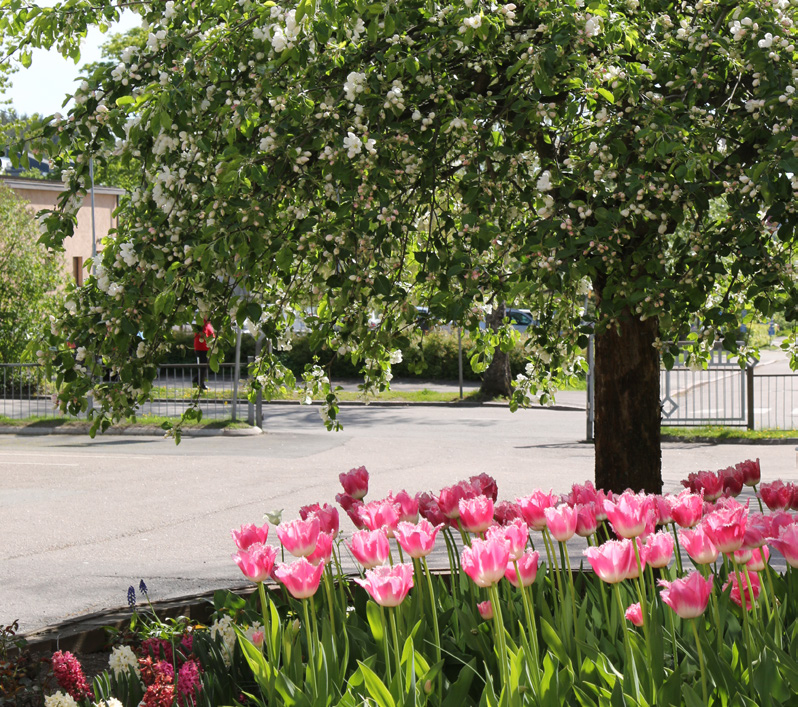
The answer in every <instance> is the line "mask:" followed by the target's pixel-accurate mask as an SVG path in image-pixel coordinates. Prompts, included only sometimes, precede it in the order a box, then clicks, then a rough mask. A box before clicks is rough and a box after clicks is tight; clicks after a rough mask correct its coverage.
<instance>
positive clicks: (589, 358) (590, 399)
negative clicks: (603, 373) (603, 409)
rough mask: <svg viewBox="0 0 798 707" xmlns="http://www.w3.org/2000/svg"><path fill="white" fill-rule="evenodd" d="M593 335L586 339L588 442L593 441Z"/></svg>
mask: <svg viewBox="0 0 798 707" xmlns="http://www.w3.org/2000/svg"><path fill="white" fill-rule="evenodd" d="M593 363H594V362H593V334H591V335H590V336H589V337H588V338H587V436H586V439H587V441H588V442H592V441H593V418H594V413H593V400H594V395H593V386H594V383H595V381H594V379H593V375H594V372H593Z"/></svg>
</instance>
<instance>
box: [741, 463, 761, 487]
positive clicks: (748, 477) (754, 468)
mask: <svg viewBox="0 0 798 707" xmlns="http://www.w3.org/2000/svg"><path fill="white" fill-rule="evenodd" d="M736 466H737V468H738V469H739V470H740V473H741V474H742V475H743V483H744V484H745V485H746V486H756V485H757V484H758V483H759V481H760V480H761V478H762V469H761V467H760V466H759V459H758V458H757V460H756V461H751V460H750V459H746V460H745V461H744V462H740V463H739V464H737V465H736Z"/></svg>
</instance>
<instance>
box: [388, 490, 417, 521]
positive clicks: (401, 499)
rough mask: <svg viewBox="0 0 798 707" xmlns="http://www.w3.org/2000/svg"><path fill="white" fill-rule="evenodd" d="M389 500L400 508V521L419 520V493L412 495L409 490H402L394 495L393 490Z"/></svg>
mask: <svg viewBox="0 0 798 707" xmlns="http://www.w3.org/2000/svg"><path fill="white" fill-rule="evenodd" d="M387 500H388V501H390V502H391V503H393V504H394V505H395V506H396V507H397V508H398V510H399V521H400V522H404V523H415V522H416V521H418V494H416V495H415V496H411V495H410V494H409V493H408V492H407V491H400V492H399V493H397V494H396V495H395V496H394V495H393V492H391V493H389V494H388V499H387Z"/></svg>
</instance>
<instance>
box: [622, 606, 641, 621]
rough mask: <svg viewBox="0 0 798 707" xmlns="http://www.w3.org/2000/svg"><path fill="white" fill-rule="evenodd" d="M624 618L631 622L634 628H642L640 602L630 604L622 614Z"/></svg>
mask: <svg viewBox="0 0 798 707" xmlns="http://www.w3.org/2000/svg"><path fill="white" fill-rule="evenodd" d="M624 616H625V617H626V619H627V620H628V621H631V622H632V623H633V624H634V625H635V626H642V625H643V610H642V609H641V608H640V602H637V603H635V604H630V605H629V606H628V607H627V609H626V611H625V612H624Z"/></svg>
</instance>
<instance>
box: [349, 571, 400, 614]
mask: <svg viewBox="0 0 798 707" xmlns="http://www.w3.org/2000/svg"><path fill="white" fill-rule="evenodd" d="M355 582H357V583H358V584H359V585H360V586H361V587H363V588H364V589H365V590H366V591H367V592H368V593H369V595H370V596H371V598H372V599H373V600H374V601H375V602H377V604H379V605H380V606H399V604H401V603H402V602H403V601H404V599H405V597H406V596H407V593H408V592H409V591H410V589H411V588H412V587H413V565H411V564H403V565H394V566H393V567H386V566H382V567H376V568H375V569H372V570H366V577H365V579H361V578H360V577H355Z"/></svg>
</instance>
